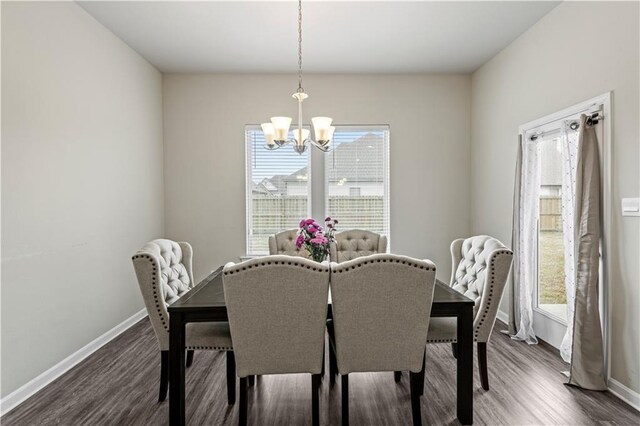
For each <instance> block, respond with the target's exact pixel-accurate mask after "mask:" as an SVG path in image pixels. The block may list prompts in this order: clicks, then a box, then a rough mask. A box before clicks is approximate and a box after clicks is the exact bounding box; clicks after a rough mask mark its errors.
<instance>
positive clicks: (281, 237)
mask: <svg viewBox="0 0 640 426" xmlns="http://www.w3.org/2000/svg"><path fill="white" fill-rule="evenodd" d="M296 238H298V230H297V229H288V230H286V231H282V232H279V233H277V234H275V235H271V236H270V237H269V254H270V255H275V254H284V255H287V256H297V257H304V258H306V259H309V258H310V257H311V254H310V253H309V251H308V250H306V249H305V248H297V247H296Z"/></svg>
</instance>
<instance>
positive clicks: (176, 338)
mask: <svg viewBox="0 0 640 426" xmlns="http://www.w3.org/2000/svg"><path fill="white" fill-rule="evenodd" d="M330 303H331V301H330V300H329V304H330ZM473 306H474V302H473V301H472V300H471V299H469V298H467V297H465V296H464V295H462V294H460V293H458V292H457V291H455V290H453V289H451V288H450V287H449V286H448V285H446V284H444V283H443V282H442V281H439V280H436V287H435V290H434V294H433V305H432V307H431V317H456V318H457V320H458V358H457V415H458V420H459V421H460V423H462V424H465V425H470V424H473ZM329 307H330V306H329ZM168 310H169V321H170V323H169V422H170V424H171V425H184V424H185V361H186V359H185V336H186V332H185V329H186V324H187V323H190V322H215V321H228V318H227V307H226V305H225V301H224V289H223V286H222V267H220V268H218V269H216V270H215V271H213V272H211V274H209V275H208V276H207V277H206V278H205V279H203V280H202V281H201V282H200V283H199V284H197V285H196V286H195V287H193V288H192V289H191V290H189V291H188V292H187V293H186V294H185V295H183V296H182V297H181V298H180V299H178V300H177V301H176V302H174V303H173V304H171V305H170V306H169V308H168ZM434 391H436V390H434Z"/></svg>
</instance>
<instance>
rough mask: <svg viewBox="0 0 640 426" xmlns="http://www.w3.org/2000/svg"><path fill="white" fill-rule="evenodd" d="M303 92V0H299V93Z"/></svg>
mask: <svg viewBox="0 0 640 426" xmlns="http://www.w3.org/2000/svg"><path fill="white" fill-rule="evenodd" d="M302 92H304V90H303V89H302V0H298V93H302Z"/></svg>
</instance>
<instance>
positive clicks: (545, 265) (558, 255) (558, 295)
mask: <svg viewBox="0 0 640 426" xmlns="http://www.w3.org/2000/svg"><path fill="white" fill-rule="evenodd" d="M539 244H540V245H539V255H540V288H539V302H538V303H540V304H547V303H549V304H564V303H567V295H566V292H565V288H564V242H563V235H562V232H560V231H540V241H539Z"/></svg>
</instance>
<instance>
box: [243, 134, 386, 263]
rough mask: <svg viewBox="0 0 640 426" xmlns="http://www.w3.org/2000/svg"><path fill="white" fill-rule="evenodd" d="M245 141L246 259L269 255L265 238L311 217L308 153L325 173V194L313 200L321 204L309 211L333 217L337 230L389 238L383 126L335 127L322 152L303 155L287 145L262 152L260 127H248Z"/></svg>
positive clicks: (310, 152) (310, 148) (310, 177)
mask: <svg viewBox="0 0 640 426" xmlns="http://www.w3.org/2000/svg"><path fill="white" fill-rule="evenodd" d="M245 138H246V156H247V159H246V160H247V164H246V167H247V170H246V173H247V179H246V182H247V187H246V193H247V254H248V255H261V254H266V253H268V252H269V244H268V242H269V236H270V235H273V234H276V233H278V232H281V231H283V230H285V229H292V228H297V227H298V223H299V222H300V219H301V218H303V217H309V216H311V211H312V209H311V207H312V206H311V198H312V197H311V179H312V173H310V172H311V161H310V160H311V155H313V156H314V161H316V159H319V160H320V162H321V164H322V163H324V169H325V173H324V178H325V182H324V186H321V187H320V190H321V191H324V194H319V195H320V196H317V197H315V199H316V200H320V201H319V202H324V206H317V205H316V206H313V207H314V209H313V211H316V212H323V211H324V212H326V215H328V216H332V217H335V218H336V219H338V220H339V221H340V224H339V229H343V230H345V229H354V228H358V229H366V230H370V231H373V232H377V233H381V234H384V235H387V237H389V127H388V126H358V127H356V126H336V131H335V133H334V136H333V142H332V150H331V151H330V152H329V153H327V154H324V153H321V152H320V151H317V150H316V149H315V148H313V147H309V148H308V149H307V151H306V152H305V153H304V154H303V155H299V154H297V153H296V152H295V151H294V150H293V149H292V148H291V147H290V146H285V147H283V148H281V149H277V150H274V151H269V150H266V149H265V148H264V145H265V140H264V136H263V134H262V130H261V128H260V126H254V125H251V126H247V127H246V129H245ZM314 151H316V152H314ZM312 152H313V154H312ZM316 156H318V157H317V158H316ZM316 164H318V163H316ZM321 171H322V169H320V172H321ZM318 179H321V176H318ZM316 219H318V220H322V219H324V217H322V218H320V217H316Z"/></svg>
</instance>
